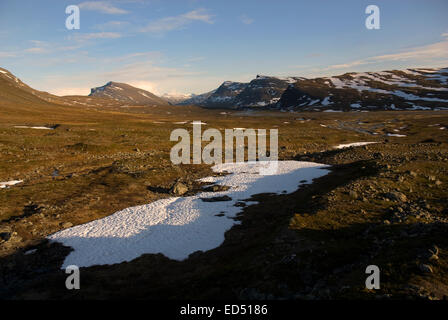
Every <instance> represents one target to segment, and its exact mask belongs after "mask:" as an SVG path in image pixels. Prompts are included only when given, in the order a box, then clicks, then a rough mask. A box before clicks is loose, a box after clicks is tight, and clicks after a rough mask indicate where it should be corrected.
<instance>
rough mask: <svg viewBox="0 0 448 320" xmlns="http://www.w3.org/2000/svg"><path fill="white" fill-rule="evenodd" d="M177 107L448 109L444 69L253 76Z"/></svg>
mask: <svg viewBox="0 0 448 320" xmlns="http://www.w3.org/2000/svg"><path fill="white" fill-rule="evenodd" d="M181 104H195V105H199V106H203V107H206V108H230V109H243V108H269V109H281V110H311V111H325V110H346V111H348V110H399V109H410V110H426V109H438V108H440V109H445V108H448V68H442V69H428V68H426V69H421V68H420V69H406V70H401V71H400V70H393V71H382V72H361V73H356V72H352V73H346V74H343V75H340V76H333V77H321V78H314V79H307V78H303V77H290V78H278V77H268V76H257V77H256V78H255V79H254V80H252V81H251V82H249V83H240V82H231V81H226V82H224V83H223V84H222V85H221V86H220V87H219V88H218V89H216V90H214V91H211V92H208V93H206V94H203V95H198V96H193V97H192V98H190V99H187V100H185V101H182V103H181Z"/></svg>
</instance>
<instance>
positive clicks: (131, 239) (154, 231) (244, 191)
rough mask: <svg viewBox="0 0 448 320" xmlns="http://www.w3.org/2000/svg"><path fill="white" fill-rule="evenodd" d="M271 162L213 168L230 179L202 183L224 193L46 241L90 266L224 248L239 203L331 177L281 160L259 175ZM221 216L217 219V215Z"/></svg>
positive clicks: (161, 205) (153, 206) (170, 202)
mask: <svg viewBox="0 0 448 320" xmlns="http://www.w3.org/2000/svg"><path fill="white" fill-rule="evenodd" d="M268 164H272V163H271V162H256V163H247V162H244V163H225V164H219V165H215V166H214V167H213V168H212V169H213V170H214V171H215V172H228V173H229V174H228V175H225V176H217V177H207V178H204V179H201V181H204V182H210V183H214V184H216V185H225V186H229V187H230V189H229V190H227V191H222V192H202V193H199V194H197V195H195V196H189V197H173V198H169V199H161V200H158V201H155V202H152V203H149V204H146V205H141V206H136V207H131V208H127V209H124V210H122V211H119V212H117V213H114V214H113V215H111V216H108V217H106V218H103V219H100V220H96V221H92V222H90V223H87V224H84V225H79V226H75V227H73V228H69V229H65V230H62V231H59V232H57V233H55V234H53V235H50V236H49V237H48V239H50V240H51V241H57V242H61V243H63V244H64V245H65V246H69V247H72V248H73V249H74V250H73V251H72V252H71V253H70V254H69V255H68V256H67V257H66V258H65V261H64V263H63V265H62V268H65V267H66V266H68V265H72V264H73V265H77V266H79V267H87V266H93V265H104V264H115V263H121V262H123V261H131V260H133V259H135V258H137V257H139V256H141V255H142V254H149V253H152V254H156V253H162V254H163V255H165V256H167V257H168V258H170V259H174V260H184V259H186V258H188V256H189V255H190V254H191V253H193V252H196V251H199V250H200V251H207V250H211V249H214V248H216V247H218V246H220V245H221V244H222V243H223V241H224V234H225V232H226V231H227V230H229V229H230V228H232V226H234V225H236V224H239V222H238V221H236V220H234V219H233V218H235V217H236V215H237V214H238V213H240V212H241V210H242V209H241V207H239V206H238V207H237V206H235V204H236V203H237V202H241V201H244V202H246V204H249V203H250V204H252V203H255V202H253V201H250V202H249V201H247V199H249V198H251V196H252V195H255V194H260V193H284V192H287V193H291V192H294V191H295V190H297V188H298V186H299V185H300V183H299V181H302V180H306V181H307V182H308V183H309V182H311V181H312V180H313V179H315V178H318V177H321V176H323V175H325V174H327V173H328V172H329V171H328V169H325V168H327V167H328V166H327V165H323V164H319V163H313V162H301V161H279V162H277V164H278V170H277V172H276V174H273V175H260V174H259V172H260V169H261V168H262V167H265V166H266V165H268ZM222 196H228V197H230V198H231V200H230V201H219V202H205V201H203V200H202V199H201V198H213V197H222ZM219 213H223V214H224V216H222V217H218V216H216V214H219Z"/></svg>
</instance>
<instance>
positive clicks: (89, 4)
mask: <svg viewBox="0 0 448 320" xmlns="http://www.w3.org/2000/svg"><path fill="white" fill-rule="evenodd" d="M78 7H79V8H80V9H84V10H89V11H97V12H101V13H106V14H126V13H128V11H126V10H123V9H120V8H117V7H114V6H113V5H112V4H111V3H109V2H107V1H86V2H82V3H80V4H78Z"/></svg>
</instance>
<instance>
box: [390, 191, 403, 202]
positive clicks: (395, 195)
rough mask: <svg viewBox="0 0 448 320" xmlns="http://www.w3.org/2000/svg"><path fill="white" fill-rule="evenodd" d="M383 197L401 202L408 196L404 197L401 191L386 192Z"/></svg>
mask: <svg viewBox="0 0 448 320" xmlns="http://www.w3.org/2000/svg"><path fill="white" fill-rule="evenodd" d="M385 197H386V198H387V199H390V200H392V201H401V202H406V201H407V200H408V198H407V197H406V195H404V194H403V193H401V192H395V191H394V192H388V193H386V194H385Z"/></svg>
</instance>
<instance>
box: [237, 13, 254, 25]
mask: <svg viewBox="0 0 448 320" xmlns="http://www.w3.org/2000/svg"><path fill="white" fill-rule="evenodd" d="M240 20H241V22H242V23H244V24H252V23H254V19H252V18H249V17H248V16H247V15H245V14H243V15H242V16H241V17H240Z"/></svg>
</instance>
